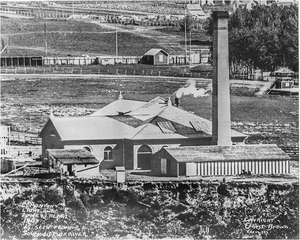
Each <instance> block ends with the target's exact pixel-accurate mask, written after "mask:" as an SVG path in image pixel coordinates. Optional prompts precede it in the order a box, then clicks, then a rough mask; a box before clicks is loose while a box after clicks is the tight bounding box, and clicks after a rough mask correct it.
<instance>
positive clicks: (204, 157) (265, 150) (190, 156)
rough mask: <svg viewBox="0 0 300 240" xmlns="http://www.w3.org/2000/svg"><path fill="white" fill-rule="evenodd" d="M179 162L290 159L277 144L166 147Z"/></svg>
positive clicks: (165, 149)
mask: <svg viewBox="0 0 300 240" xmlns="http://www.w3.org/2000/svg"><path fill="white" fill-rule="evenodd" d="M162 151H167V152H168V153H169V154H170V155H171V156H173V157H174V158H175V159H176V161H178V162H205V161H239V160H288V159H290V157H289V156H288V155H287V154H286V153H285V152H284V151H282V150H281V149H280V148H279V147H278V146H277V145H275V144H260V145H233V146H192V147H165V148H164V149H163V150H162Z"/></svg>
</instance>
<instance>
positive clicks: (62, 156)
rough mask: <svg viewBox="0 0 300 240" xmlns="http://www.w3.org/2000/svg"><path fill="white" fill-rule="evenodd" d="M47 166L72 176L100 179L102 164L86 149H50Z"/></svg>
mask: <svg viewBox="0 0 300 240" xmlns="http://www.w3.org/2000/svg"><path fill="white" fill-rule="evenodd" d="M47 152H48V158H47V159H48V161H47V164H49V166H50V167H51V168H52V169H55V170H57V171H58V172H60V173H62V174H66V175H70V176H78V177H99V176H100V171H99V170H100V169H99V165H100V162H99V160H97V159H96V158H95V156H94V155H93V154H91V153H90V152H89V151H88V150H86V149H48V150H47Z"/></svg>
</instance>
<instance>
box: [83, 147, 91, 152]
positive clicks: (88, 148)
mask: <svg viewBox="0 0 300 240" xmlns="http://www.w3.org/2000/svg"><path fill="white" fill-rule="evenodd" d="M83 149H85V150H87V151H88V152H92V149H91V148H90V147H84V148H83Z"/></svg>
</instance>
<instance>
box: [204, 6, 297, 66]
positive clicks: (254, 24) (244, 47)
mask: <svg viewBox="0 0 300 240" xmlns="http://www.w3.org/2000/svg"><path fill="white" fill-rule="evenodd" d="M205 29H206V30H207V34H208V35H209V36H212V18H209V19H208V21H207V23H206V26H205ZM229 44H230V50H229V51H230V62H231V65H232V66H235V67H237V66H242V67H244V68H251V69H253V68H254V69H255V68H259V69H261V70H264V71H274V70H275V69H277V68H279V67H288V68H290V69H292V70H294V71H297V72H298V7H297V6H295V5H290V6H278V5H276V4H272V5H269V6H265V5H256V6H254V7H253V8H252V9H250V10H249V9H245V8H240V9H237V10H236V11H235V12H234V13H232V14H231V15H230V18H229Z"/></svg>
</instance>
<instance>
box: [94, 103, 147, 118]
mask: <svg viewBox="0 0 300 240" xmlns="http://www.w3.org/2000/svg"><path fill="white" fill-rule="evenodd" d="M146 103H148V102H143V101H135V100H126V99H119V100H116V101H114V102H112V103H110V104H108V105H106V106H105V107H103V108H101V109H99V110H98V111H96V112H94V113H93V114H91V116H113V115H118V114H119V113H128V112H131V111H132V110H134V109H137V108H139V107H141V106H143V105H144V104H146Z"/></svg>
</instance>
